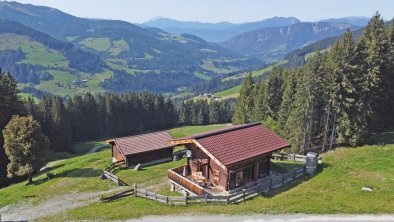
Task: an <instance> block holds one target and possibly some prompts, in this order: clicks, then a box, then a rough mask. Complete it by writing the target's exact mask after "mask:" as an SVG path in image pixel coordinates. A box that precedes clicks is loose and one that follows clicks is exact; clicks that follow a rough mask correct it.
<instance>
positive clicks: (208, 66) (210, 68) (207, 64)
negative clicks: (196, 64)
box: [201, 60, 228, 74]
mask: <svg viewBox="0 0 394 222" xmlns="http://www.w3.org/2000/svg"><path fill="white" fill-rule="evenodd" d="M201 68H203V69H205V70H207V71H212V72H214V73H219V74H223V73H226V72H228V71H227V70H223V69H220V68H217V67H216V66H215V65H214V64H213V62H212V61H211V60H204V63H203V64H202V65H201Z"/></svg>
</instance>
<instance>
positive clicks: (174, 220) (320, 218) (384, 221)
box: [129, 214, 394, 222]
mask: <svg viewBox="0 0 394 222" xmlns="http://www.w3.org/2000/svg"><path fill="white" fill-rule="evenodd" d="M129 221H130V222H132V221H135V222H148V221H149V222H156V221H157V222H181V221H182V222H183V221H188V222H200V221H204V222H211V221H212V222H222V221H223V222H238V221H239V222H252V221H253V222H254V221H257V222H266V221H267V222H375V221H376V222H389V221H390V222H391V221H394V214H385V215H349V214H347V215H341V214H333V215H305V214H279V215H265V214H254V215H243V216H235V215H234V216H226V215H214V216H205V215H203V216H201V215H200V216H148V217H144V218H141V219H137V220H129Z"/></svg>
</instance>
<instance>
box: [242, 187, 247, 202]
mask: <svg viewBox="0 0 394 222" xmlns="http://www.w3.org/2000/svg"><path fill="white" fill-rule="evenodd" d="M242 191H243V193H244V202H245V200H246V190H245V189H242Z"/></svg>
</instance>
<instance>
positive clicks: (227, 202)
mask: <svg viewBox="0 0 394 222" xmlns="http://www.w3.org/2000/svg"><path fill="white" fill-rule="evenodd" d="M229 203H230V195H228V196H227V198H226V204H227V205H228V204H229Z"/></svg>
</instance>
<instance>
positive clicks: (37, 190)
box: [0, 148, 114, 207]
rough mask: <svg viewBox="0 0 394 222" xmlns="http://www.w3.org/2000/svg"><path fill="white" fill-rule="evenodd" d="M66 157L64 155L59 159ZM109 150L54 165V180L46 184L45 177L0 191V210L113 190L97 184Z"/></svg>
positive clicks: (106, 161)
mask: <svg viewBox="0 0 394 222" xmlns="http://www.w3.org/2000/svg"><path fill="white" fill-rule="evenodd" d="M61 156H62V157H65V155H64V154H62V155H61ZM110 156H111V150H110V149H109V148H107V149H105V150H103V151H100V152H98V153H93V154H88V155H84V156H79V157H73V156H72V155H69V156H68V159H66V160H64V161H62V162H59V163H57V164H55V166H54V169H53V170H52V171H51V172H52V173H54V174H55V178H53V179H51V180H49V181H47V179H46V176H45V175H41V176H38V177H36V178H34V185H29V186H25V183H26V182H22V183H19V184H15V185H12V186H10V187H7V188H4V189H1V190H0V200H1V201H0V207H3V206H6V205H9V204H15V203H16V202H17V201H29V202H30V201H31V202H32V204H33V205H36V204H38V203H41V202H43V201H45V200H47V199H50V198H53V197H55V196H60V195H64V194H68V193H79V192H87V191H96V190H107V189H109V188H111V187H114V184H112V183H110V182H109V181H102V182H100V181H99V180H98V176H99V175H100V173H101V172H102V169H104V168H105V167H106V166H107V165H109V164H110V163H111V158H108V157H110Z"/></svg>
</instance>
